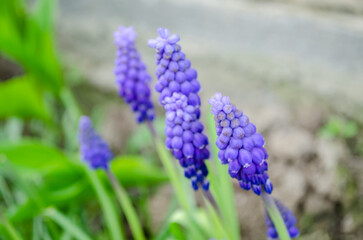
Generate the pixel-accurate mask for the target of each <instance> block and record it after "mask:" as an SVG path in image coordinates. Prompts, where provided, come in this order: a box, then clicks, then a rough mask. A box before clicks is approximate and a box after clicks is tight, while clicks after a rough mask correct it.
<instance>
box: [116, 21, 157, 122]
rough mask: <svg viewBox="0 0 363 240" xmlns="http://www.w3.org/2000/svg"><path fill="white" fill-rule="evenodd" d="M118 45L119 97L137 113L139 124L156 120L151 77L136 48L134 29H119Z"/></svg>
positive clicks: (117, 77) (117, 34) (117, 74)
mask: <svg viewBox="0 0 363 240" xmlns="http://www.w3.org/2000/svg"><path fill="white" fill-rule="evenodd" d="M114 37H115V44H116V45H117V47H118V49H117V57H116V60H115V75H116V84H117V85H118V87H119V90H118V93H119V95H120V96H121V97H122V98H123V99H124V100H125V102H127V103H128V104H129V105H130V107H131V109H132V110H133V111H134V112H135V113H136V119H137V121H138V122H139V123H141V122H143V121H147V120H150V121H151V120H153V119H154V108H153V104H152V102H151V100H150V95H151V92H150V88H149V84H150V82H151V77H150V75H149V74H148V72H147V69H146V66H145V64H144V63H143V62H142V61H141V58H140V54H139V53H138V51H137V49H136V47H135V39H136V32H135V31H134V29H133V27H127V28H126V27H123V26H121V27H119V29H118V30H117V31H116V32H115V33H114Z"/></svg>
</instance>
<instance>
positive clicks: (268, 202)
mask: <svg viewBox="0 0 363 240" xmlns="http://www.w3.org/2000/svg"><path fill="white" fill-rule="evenodd" d="M261 198H262V200H263V203H264V205H265V208H266V210H267V212H268V215H269V216H270V218H271V221H272V222H273V224H274V226H275V228H276V231H277V234H278V235H279V239H280V240H290V239H291V238H290V235H289V232H288V230H287V229H286V225H285V222H284V219H283V218H282V216H281V213H280V211H279V210H278V208H277V206H276V204H275V201H274V200H273V198H272V197H271V196H270V195H269V194H267V193H266V192H264V191H263V192H262V194H261Z"/></svg>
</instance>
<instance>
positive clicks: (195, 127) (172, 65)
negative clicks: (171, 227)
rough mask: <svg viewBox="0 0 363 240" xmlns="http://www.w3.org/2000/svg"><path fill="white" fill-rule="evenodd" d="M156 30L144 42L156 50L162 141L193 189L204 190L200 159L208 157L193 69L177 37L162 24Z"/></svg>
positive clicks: (205, 172) (206, 183)
mask: <svg viewBox="0 0 363 240" xmlns="http://www.w3.org/2000/svg"><path fill="white" fill-rule="evenodd" d="M158 34H159V36H158V37H157V38H155V39H150V40H149V41H148V45H149V47H151V48H154V49H155V52H156V65H157V67H156V71H155V74H156V76H157V78H158V81H157V82H156V84H155V90H156V91H157V92H159V93H160V96H159V102H160V104H161V105H162V106H163V107H164V109H165V111H166V114H165V117H166V119H165V123H166V128H165V134H166V141H165V145H166V147H167V148H168V149H169V150H171V152H172V154H173V156H174V157H175V158H176V159H178V161H179V164H180V165H181V166H182V167H183V168H184V175H185V177H186V178H188V179H190V181H191V185H192V187H193V189H194V190H198V189H199V188H200V187H202V188H203V189H204V190H206V191H207V190H208V189H209V181H208V180H207V179H206V177H207V175H208V169H207V167H206V165H205V163H204V161H205V160H207V159H208V158H209V150H208V138H207V136H206V135H205V134H203V130H204V126H203V124H202V123H201V122H200V121H199V118H200V103H201V102H200V97H199V94H198V92H199V91H200V84H199V81H198V80H197V77H198V75H197V71H196V70H195V69H193V68H191V62H190V61H189V60H188V59H186V57H185V54H184V53H183V52H182V51H181V47H180V45H179V44H177V43H178V42H179V40H180V38H179V36H178V35H177V34H173V35H171V34H170V31H169V30H168V29H165V28H159V29H158Z"/></svg>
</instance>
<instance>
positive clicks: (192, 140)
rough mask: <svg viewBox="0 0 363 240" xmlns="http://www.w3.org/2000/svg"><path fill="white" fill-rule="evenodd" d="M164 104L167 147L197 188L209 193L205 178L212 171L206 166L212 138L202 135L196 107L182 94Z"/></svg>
mask: <svg viewBox="0 0 363 240" xmlns="http://www.w3.org/2000/svg"><path fill="white" fill-rule="evenodd" d="M164 102H165V105H164V108H165V110H166V119H165V124H166V129H165V132H166V133H167V138H166V146H167V148H169V149H170V150H171V151H172V154H173V155H174V157H175V158H176V159H178V160H179V163H180V165H181V166H182V167H183V168H184V175H185V177H186V178H188V179H190V181H191V185H192V187H193V189H194V190H198V189H199V187H202V188H203V189H205V190H208V188H209V182H208V180H207V179H205V177H206V176H207V175H208V170H207V166H206V165H205V163H204V160H205V159H208V158H209V151H208V149H207V146H208V138H207V137H206V136H205V135H204V134H203V133H202V131H203V125H202V124H201V122H200V121H199V120H198V118H197V114H196V107H194V106H192V105H188V99H187V97H186V96H185V95H183V94H181V93H173V96H171V97H166V98H165V99H164ZM169 142H170V144H169Z"/></svg>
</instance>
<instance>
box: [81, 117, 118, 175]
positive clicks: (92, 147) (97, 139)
mask: <svg viewBox="0 0 363 240" xmlns="http://www.w3.org/2000/svg"><path fill="white" fill-rule="evenodd" d="M78 141H79V146H80V152H81V158H82V160H83V161H84V162H86V163H88V165H89V166H90V167H91V168H93V169H98V168H102V169H104V170H108V168H109V162H110V161H111V160H112V159H113V154H112V152H111V150H110V149H109V147H108V145H107V143H106V142H105V141H104V140H103V139H102V137H101V136H100V135H98V134H97V133H96V131H95V129H94V128H93V126H92V122H91V120H90V119H89V118H88V117H87V116H82V117H81V118H80V120H79V130H78Z"/></svg>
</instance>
